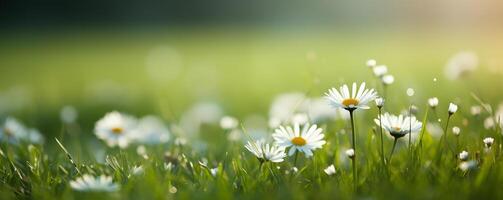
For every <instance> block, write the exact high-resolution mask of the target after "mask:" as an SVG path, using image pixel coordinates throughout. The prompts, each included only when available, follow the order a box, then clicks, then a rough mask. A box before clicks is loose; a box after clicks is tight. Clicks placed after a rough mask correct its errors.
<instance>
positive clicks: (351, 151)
mask: <svg viewBox="0 0 503 200" xmlns="http://www.w3.org/2000/svg"><path fill="white" fill-rule="evenodd" d="M346 156H348V157H349V158H351V159H353V158H354V157H355V150H354V149H348V150H346Z"/></svg>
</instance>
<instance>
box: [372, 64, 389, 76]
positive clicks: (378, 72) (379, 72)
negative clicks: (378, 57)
mask: <svg viewBox="0 0 503 200" xmlns="http://www.w3.org/2000/svg"><path fill="white" fill-rule="evenodd" d="M372 70H373V71H374V75H375V76H377V77H382V76H384V75H385V74H386V73H388V67H386V65H378V66H375V67H373V68H372Z"/></svg>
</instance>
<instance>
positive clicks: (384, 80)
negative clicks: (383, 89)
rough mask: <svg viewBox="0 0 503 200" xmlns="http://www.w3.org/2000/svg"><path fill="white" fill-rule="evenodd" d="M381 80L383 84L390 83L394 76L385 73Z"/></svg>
mask: <svg viewBox="0 0 503 200" xmlns="http://www.w3.org/2000/svg"><path fill="white" fill-rule="evenodd" d="M381 81H382V83H384V85H391V84H393V83H394V82H395V77H394V76H393V75H391V74H386V75H384V76H383V77H382V78H381Z"/></svg>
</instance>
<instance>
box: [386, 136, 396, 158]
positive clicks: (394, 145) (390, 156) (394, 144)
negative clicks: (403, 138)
mask: <svg viewBox="0 0 503 200" xmlns="http://www.w3.org/2000/svg"><path fill="white" fill-rule="evenodd" d="M397 140H398V138H395V141H393V148H391V153H390V154H389V159H388V162H389V163H391V158H392V157H393V152H394V151H395V147H396V141H397Z"/></svg>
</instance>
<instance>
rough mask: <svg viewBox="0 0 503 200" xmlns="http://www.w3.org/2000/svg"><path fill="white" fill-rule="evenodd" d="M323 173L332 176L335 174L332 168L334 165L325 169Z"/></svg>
mask: <svg viewBox="0 0 503 200" xmlns="http://www.w3.org/2000/svg"><path fill="white" fill-rule="evenodd" d="M323 171H325V174H327V175H329V176H332V175H334V174H335V167H334V165H330V166H328V167H327V168H325V169H324V170H323Z"/></svg>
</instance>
